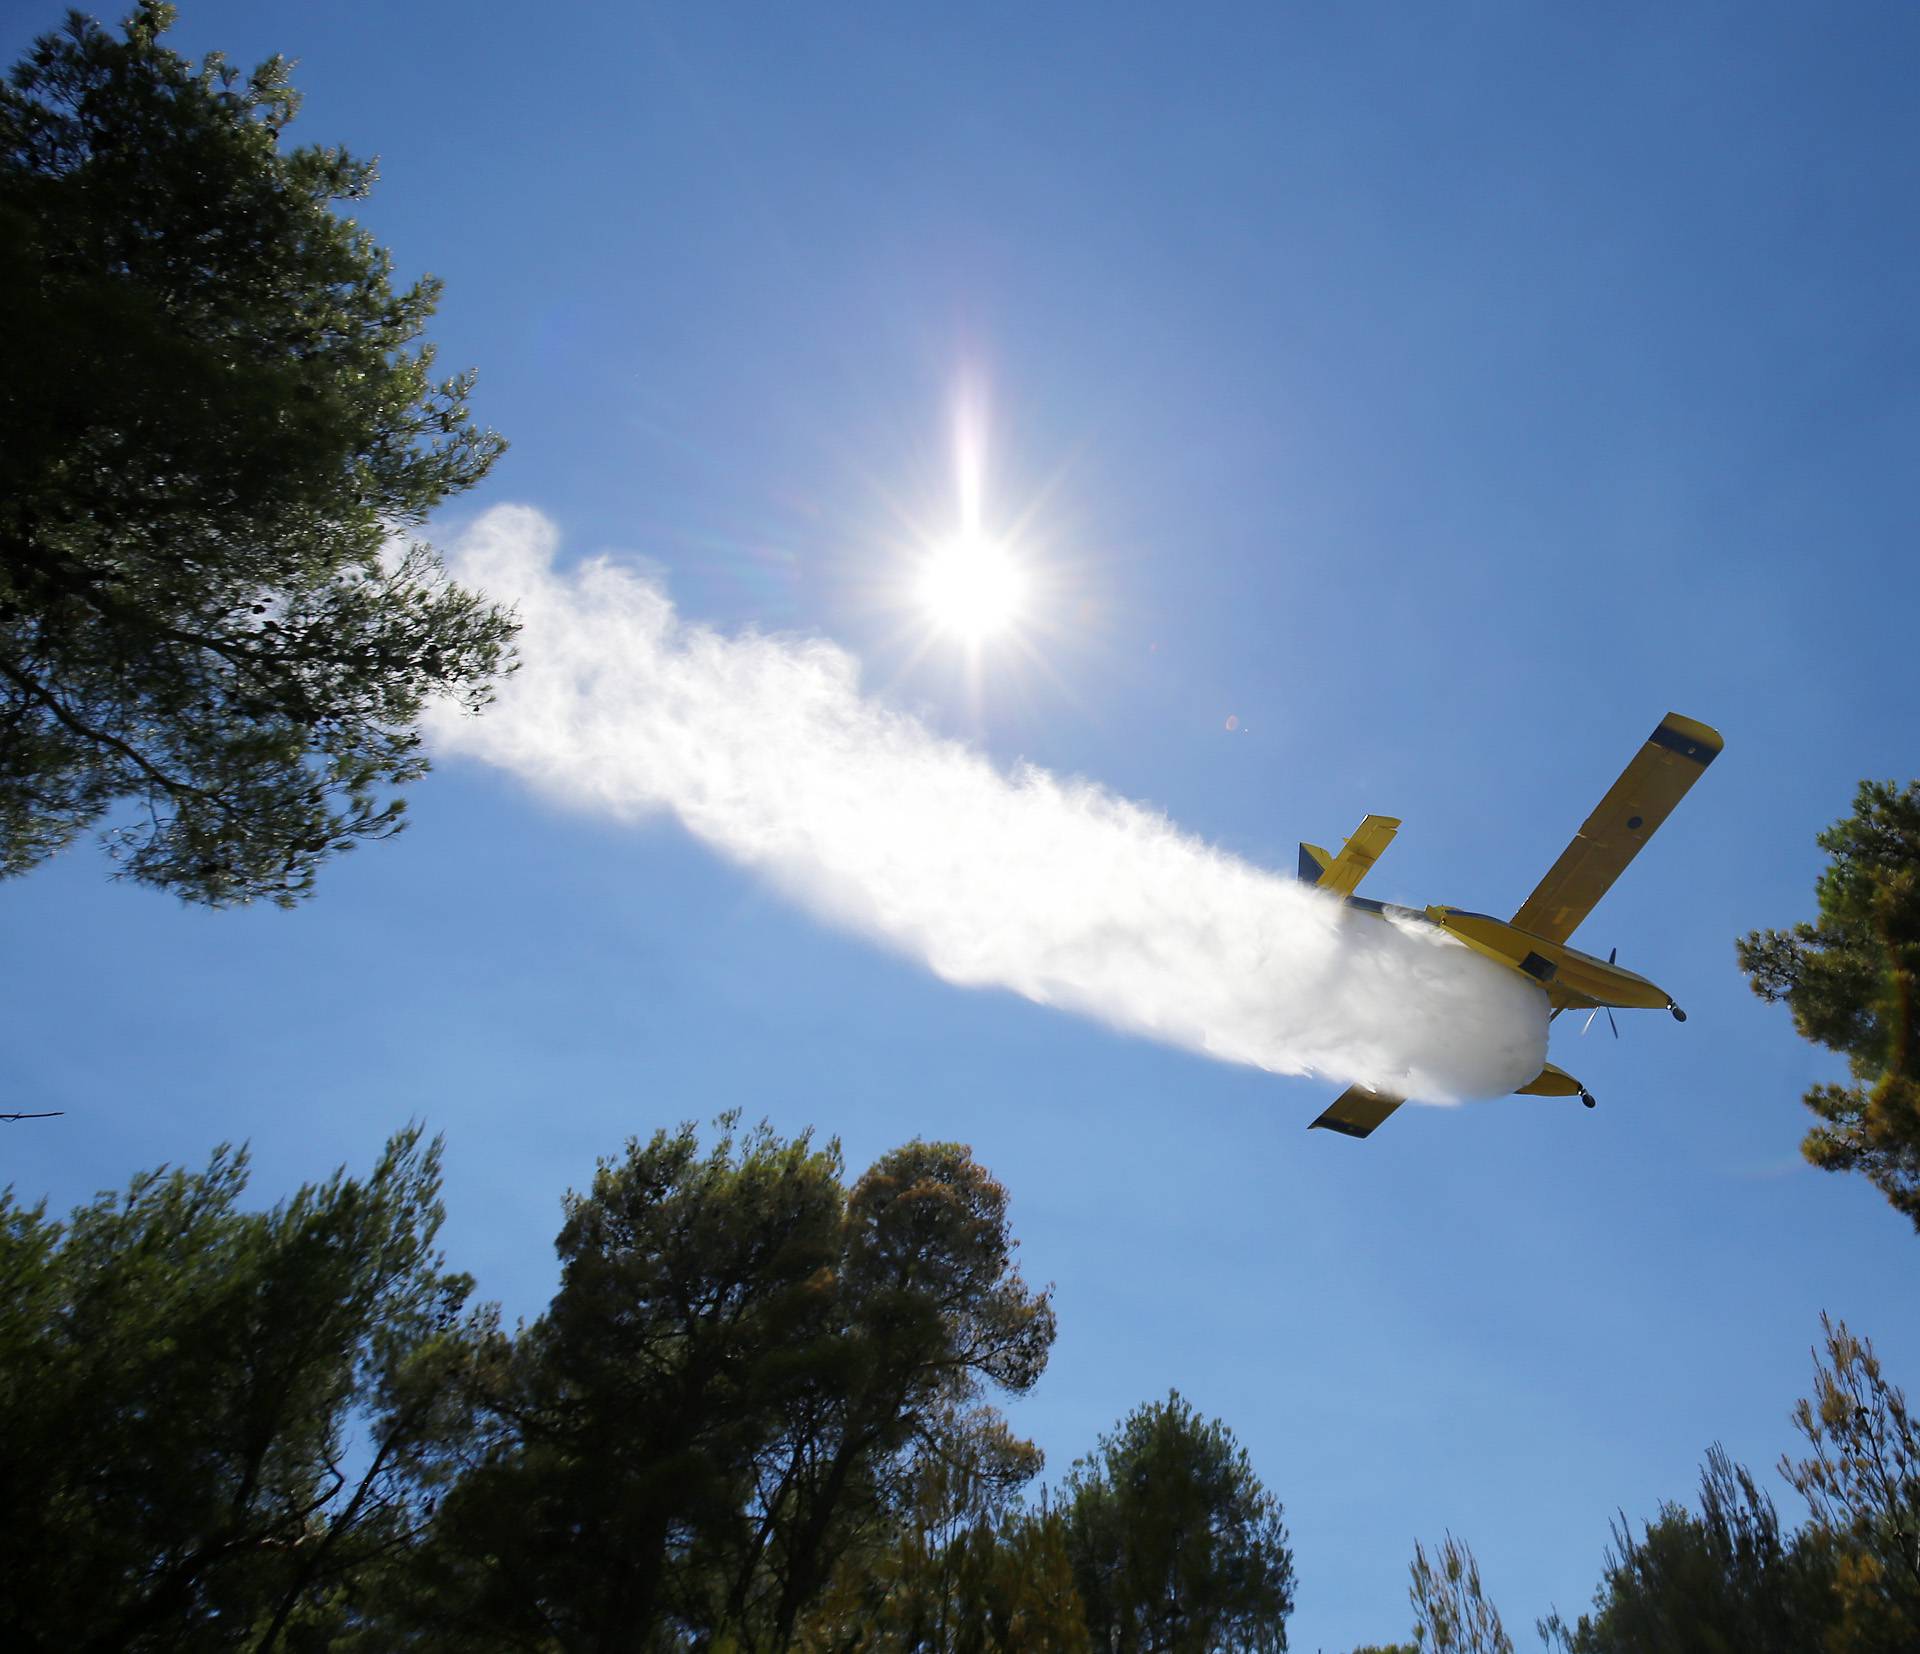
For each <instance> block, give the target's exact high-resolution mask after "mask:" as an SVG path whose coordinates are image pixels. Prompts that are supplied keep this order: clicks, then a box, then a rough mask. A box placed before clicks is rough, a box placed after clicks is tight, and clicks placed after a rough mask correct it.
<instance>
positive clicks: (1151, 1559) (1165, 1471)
mask: <svg viewBox="0 0 1920 1654" xmlns="http://www.w3.org/2000/svg"><path fill="white" fill-rule="evenodd" d="M1062 1501H1063V1504H1064V1506H1065V1510H1066V1518H1067V1546H1068V1551H1069V1554H1070V1555H1071V1557H1072V1560H1073V1572H1074V1579H1075V1582H1076V1583H1077V1584H1078V1586H1079V1589H1080V1597H1081V1600H1082V1602H1083V1603H1084V1605H1085V1609H1086V1616H1087V1628H1088V1630H1089V1631H1090V1632H1091V1634H1092V1637H1093V1642H1094V1644H1095V1646H1096V1647H1099V1648H1103V1649H1111V1650H1114V1651H1116V1654H1157V1651H1163V1650H1164V1651H1167V1654H1187V1651H1189V1650H1191V1651H1195V1654H1200V1651H1205V1650H1211V1649H1216V1648H1223V1647H1228V1648H1236V1649H1249V1650H1256V1651H1259V1650H1283V1649H1285V1648H1286V1646H1287V1630H1286V1620H1287V1615H1288V1614H1289V1613H1291V1612H1292V1611H1293V1553H1292V1551H1291V1549H1290V1548H1289V1547H1288V1544H1287V1531H1286V1528H1285V1527H1284V1525H1283V1524H1282V1522H1281V1507H1280V1502H1279V1501H1278V1500H1277V1499H1275V1498H1274V1496H1273V1495H1272V1494H1271V1493H1269V1492H1267V1490H1266V1489H1265V1488H1264V1487H1262V1486H1261V1484H1260V1480H1259V1478H1258V1477H1257V1476H1255V1474H1254V1471H1253V1465H1252V1462H1251V1461H1250V1460H1249V1459H1248V1457H1247V1453H1246V1450H1245V1449H1244V1448H1243V1447H1241V1446H1240V1445H1239V1444H1238V1443H1237V1442H1236V1441H1235V1440H1234V1437H1233V1433H1232V1431H1230V1430H1228V1429H1227V1427H1226V1426H1225V1425H1224V1424H1222V1423H1220V1422H1219V1421H1218V1420H1202V1419H1201V1418H1200V1416H1199V1415H1198V1414H1197V1413H1196V1412H1195V1411H1194V1410H1193V1408H1192V1407H1191V1406H1189V1405H1188V1404H1187V1402H1186V1401H1184V1400H1183V1399H1182V1398H1181V1397H1180V1395H1179V1394H1178V1392H1174V1393H1172V1394H1170V1395H1169V1396H1168V1397H1167V1399H1166V1400H1165V1401H1164V1402H1154V1403H1150V1404H1149V1405H1147V1406H1144V1407H1140V1408H1136V1409H1135V1410H1134V1411H1133V1412H1132V1413H1130V1414H1128V1415H1127V1417H1126V1418H1125V1419H1123V1420H1122V1421H1121V1422H1120V1425H1119V1427H1118V1429H1117V1430H1116V1431H1115V1432H1114V1434H1112V1435H1111V1436H1102V1437H1101V1438H1100V1443H1099V1446H1098V1448H1097V1449H1096V1451H1095V1452H1093V1453H1092V1454H1090V1455H1089V1456H1088V1457H1086V1458H1084V1459H1081V1460H1080V1461H1078V1462H1077V1463H1076V1464H1075V1465H1074V1467H1073V1469H1072V1471H1071V1472H1070V1473H1069V1474H1068V1476H1067V1481H1066V1486H1065V1489H1064V1491H1063V1496H1062Z"/></svg>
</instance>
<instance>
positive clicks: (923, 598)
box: [919, 533, 1028, 643]
mask: <svg viewBox="0 0 1920 1654" xmlns="http://www.w3.org/2000/svg"><path fill="white" fill-rule="evenodd" d="M1027 585H1028V582H1027V576H1026V571H1025V570H1024V569H1022V568H1021V566H1020V564H1019V562H1018V560H1017V559H1015V557H1014V556H1013V554H1012V553H1011V552H1010V551H1009V550H1008V549H1007V548H1006V547H1005V546H1003V545H1001V544H999V543H998V542H997V541H994V540H990V539H988V538H987V537H986V536H984V535H981V534H978V533H961V534H959V535H956V536H955V537H954V538H953V539H951V540H948V541H947V542H946V543H945V544H943V545H940V546H937V547H935V548H934V550H933V551H932V552H931V553H930V554H929V555H928V556H927V559H926V561H925V563H924V564H923V565H922V567H921V570H920V583H919V597H920V605H921V607H922V609H924V610H925V612H926V615H927V618H928V619H929V620H931V621H932V622H933V624H934V625H935V626H936V627H938V628H939V629H940V630H941V631H944V632H950V633H952V634H953V635H954V636H956V637H960V638H964V639H965V640H966V641H967V642H969V643H980V642H983V641H984V640H985V639H987V638H989V637H992V636H993V635H994V634H996V633H999V632H1004V631H1007V630H1009V629H1010V628H1011V627H1013V626H1015V625H1017V624H1018V623H1019V621H1020V619H1021V617H1022V615H1023V613H1024V612H1025V608H1026V600H1027Z"/></svg>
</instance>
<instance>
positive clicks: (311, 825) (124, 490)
mask: <svg viewBox="0 0 1920 1654" xmlns="http://www.w3.org/2000/svg"><path fill="white" fill-rule="evenodd" d="M172 19H173V9H172V8H171V7H170V6H166V5H162V4H159V3H157V0H142V3H141V4H140V5H139V6H138V8H137V9H136V10H135V11H134V13H133V14H132V16H131V17H129V18H128V20H127V22H126V25H125V30H124V38H116V37H114V36H113V35H111V34H109V33H108V32H107V31H106V30H104V29H102V28H101V27H100V26H99V25H98V24H96V23H94V22H92V21H90V20H89V19H86V18H84V17H82V16H80V15H79V14H78V13H74V14H71V15H70V16H69V19H68V21H67V24H66V27H65V29H64V30H63V31H62V32H61V33H59V34H54V35H47V36H44V37H42V38H41V39H40V40H38V41H37V42H36V43H35V44H34V46H33V48H32V49H31V51H30V52H29V53H28V54H27V56H26V57H25V58H24V59H23V60H22V61H21V62H20V63H19V64H17V65H16V66H15V67H14V69H13V71H12V75H11V79H10V83H8V84H6V85H4V86H0V311H4V314H5V315H6V318H7V333H8V368H7V372H6V374H5V375H4V376H0V876H6V875H10V874H17V873H21V872H24V871H26V870H27V869H29V868H31V867H33V866H35V865H36V864H38V863H39V862H40V861H42V860H44V859H45V858H46V857H48V856H50V855H52V854H53V853H54V852H56V851H57V850H59V849H60V848H61V847H62V846H64V845H66V844H68V843H70V842H71V841H72V840H73V839H74V838H75V837H76V836H78V835H79V834H81V833H82V832H85V831H87V830H88V829H89V828H91V827H93V826H95V825H97V824H98V823H100V821H101V819H102V818H103V817H104V816H105V815H106V814H107V812H108V811H109V810H111V809H113V808H115V807H116V806H123V809H122V814H123V816H124V818H125V819H124V820H123V821H122V822H121V824H120V825H119V826H118V827H116V828H115V829H114V830H113V832H112V833H111V834H110V835H109V848H110V849H111V851H112V853H113V854H114V856H115V857H116V859H117V861H118V863H119V866H120V868H121V871H122V873H123V874H124V875H125V876H127V877H131V878H133V879H136V880H140V881H142V882H145V883H149V884H153V885H158V886H161V887H163V888H166V889H169V890H172V891H175V892H176V893H178V894H179V895H181V896H182V897H185V898H187V899H190V900H194V901H199V902H205V903H210V904H212V905H215V906H220V905H225V904H228V903H233V902H245V901H249V900H252V899H254V898H256V897H262V896H265V897H269V898H271V899H273V900H275V901H278V902H281V903H283V904H291V903H293V902H294V901H296V900H297V899H299V898H300V897H302V896H304V895H306V894H308V893H309V892H310V891H311V889H312V887H313V882H314V874H315V870H316V869H317V867H318V866H319V865H320V864H321V863H322V862H323V861H325V860H326V859H327V858H328V857H329V856H330V855H332V854H334V853H336V852H338V851H341V850H344V849H348V848H350V847H352V846H353V845H354V844H355V843H356V842H358V841H359V840H361V839H365V838H377V837H382V836H385V835H387V834H389V833H391V832H393V831H395V830H397V828H398V826H399V817H400V811H401V805H400V803H399V801H397V800H386V801H383V800H382V799H381V797H380V796H379V794H380V791H381V789H383V788H386V787H393V786H400V785H403V784H405V783H407V782H410V781H412V780H414V779H416V778H417V777H418V776H419V775H420V774H422V773H423V772H424V770H425V768H426V761H425V759H424V757H423V756H422V754H421V750H420V737H419V734H418V731H417V728H416V725H417V721H418V717H419V714H420V712H421V709H422V707H423V705H424V704H425V702H426V700H427V699H428V698H429V697H432V696H438V695H445V696H450V697H452V698H453V699H454V700H456V701H457V702H458V703H460V704H462V705H463V706H465V707H467V708H469V709H475V710H477V709H478V708H479V707H480V706H481V705H482V704H484V702H485V701H486V700H487V699H489V697H490V690H489V687H488V685H489V683H490V681H491V680H492V679H493V678H494V677H496V676H497V675H498V674H499V673H500V672H501V671H502V670H503V669H505V668H507V667H508V666H509V665H510V658H511V657H510V640H511V638H512V635H513V632H514V629H515V628H514V623H513V621H512V619H511V618H510V617H509V616H507V615H505V614H503V613H501V612H499V611H496V610H494V609H492V608H490V607H488V606H487V605H486V604H485V603H484V602H483V601H482V600H481V599H480V598H479V597H477V596H476V595H474V594H472V593H470V592H467V591H463V590H462V589H460V588H459V587H457V586H455V585H453V584H452V583H451V582H449V581H448V580H447V578H446V576H445V574H444V572H443V570H442V569H441V567H440V565H439V563H438V561H437V559H436V558H435V556H434V554H433V552H432V551H431V549H430V548H429V547H427V546H425V545H424V544H421V543H418V542H413V543H407V542H406V539H405V536H406V533H407V531H408V530H410V529H413V528H417V527H418V525H419V524H420V523H421V522H422V521H423V520H424V519H425V517H426V515H427V514H428V513H429V512H430V511H431V510H432V509H433V508H434V507H435V506H437V505H438V504H439V503H440V502H441V501H442V500H444V499H445V498H447V497H448V496H449V495H452V494H455V493H458V492H459V491H461V490H463V489H465V488H469V487H471V486H472V485H473V484H474V483H475V482H477V481H479V479H480V478H481V477H482V476H484V475H485V474H486V472H487V470H488V468H489V467H490V466H491V465H492V464H493V462H494V460H495V458H497V456H498V455H499V453H500V452H501V449H502V447H503V446H504V445H503V443H502V442H501V440H500V438H498V437H497V436H495V435H494V434H493V433H491V432H486V431H480V430H477V429H476V428H475V427H474V426H473V425H472V424H470V423H469V422H468V418H467V409H466V405H465V404H466V397H467V395H468V392H469V390H470V388H471V384H472V376H471V375H464V376H460V377H456V378H452V379H448V380H445V381H441V382H435V381H434V380H433V378H432V376H431V367H432V362H433V352H432V349H431V347H429V346H426V345H423V344H419V343H418V342H417V341H418V340H419V339H420V336H421V333H422V331H423V329H424V327H425V325H426V321H427V318H428V317H429V316H430V315H431V314H432V312H433V309H434V306H435V303H436V300H437V297H438V294H439V286H438V284H437V283H436V282H434V281H432V280H430V279H429V280H423V281H419V282H416V283H414V284H413V285H412V286H410V287H408V288H406V289H405V290H403V291H395V289H394V287H393V285H392V279H391V277H392V266H391V260H390V259H389V257H388V255H387V254H386V252H384V251H383V250H382V249H381V248H379V247H378V246H376V245H375V244H374V242H373V240H372V239H371V238H370V237H369V236H368V235H367V233H366V232H365V231H364V230H362V229H360V228H359V227H358V226H357V225H356V224H355V223H354V222H353V221H352V220H351V219H348V218H343V217H341V216H339V215H338V214H337V213H336V212H335V211H334V210H333V206H334V203H336V202H353V201H356V200H358V199H360V198H362V197H363V196H365V195H366V193H367V191H368V189H369V188H370V187H371V185H372V182H373V179H374V168H373V165H372V164H371V163H370V162H367V161H363V160H359V159H356V158H355V157H353V156H351V155H349V154H347V153H346V152H345V151H344V150H339V149H329V148H314V147H309V148H283V147H282V146H281V136H282V133H283V131H284V129H285V128H286V126H287V124H288V123H289V122H290V121H291V120H292V119H293V116H294V113H295V110H296V107H297V102H298V100H297V98H296V96H295V94H294V92H293V90H292V88H291V87H290V86H289V84H288V81H287V66H286V64H285V63H284V62H283V61H282V60H281V59H278V58H275V59H273V60H271V61H270V62H267V63H265V64H262V65H261V66H260V67H259V68H258V69H256V70H254V72H253V73H252V74H251V75H250V76H247V77H245V78H242V77H241V76H240V75H239V74H237V73H236V72H235V71H234V70H233V69H232V68H230V67H229V66H228V65H227V64H226V63H225V62H224V61H223V60H222V59H221V58H220V57H219V56H218V55H217V54H213V55H210V56H209V57H208V58H207V59H206V61H205V62H204V63H202V64H201V65H200V66H199V67H198V68H195V67H194V66H193V65H192V64H191V63H189V62H188V61H187V60H186V59H184V58H182V57H180V56H179V55H178V54H176V53H174V52H172V51H170V50H168V49H167V48H166V47H164V46H162V45H161V44H160V36H161V34H162V33H163V32H164V31H165V29H166V28H167V27H168V26H169V25H170V23H171V22H172Z"/></svg>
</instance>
